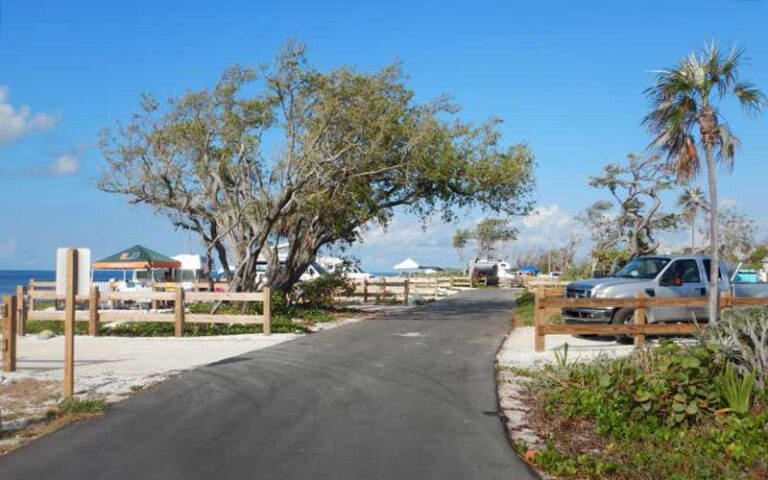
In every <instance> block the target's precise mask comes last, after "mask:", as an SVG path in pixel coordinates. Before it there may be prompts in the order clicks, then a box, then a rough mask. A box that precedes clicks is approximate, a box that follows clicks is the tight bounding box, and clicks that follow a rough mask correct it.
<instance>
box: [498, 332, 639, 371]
mask: <svg viewBox="0 0 768 480" xmlns="http://www.w3.org/2000/svg"><path fill="white" fill-rule="evenodd" d="M545 338H546V340H545V346H546V348H545V350H544V351H543V352H540V353H539V352H536V351H535V350H534V348H533V347H534V327H520V328H515V329H514V330H513V331H512V332H510V334H509V335H507V338H506V339H505V340H504V344H503V345H502V347H501V349H499V353H498V355H497V357H496V360H497V361H498V363H499V365H500V366H506V367H520V368H533V367H539V366H542V365H544V364H546V363H553V362H554V361H555V352H557V351H559V352H563V350H564V348H565V344H566V343H567V344H568V359H569V360H577V359H578V360H584V361H586V360H592V359H595V358H597V357H598V356H601V355H602V356H611V357H620V356H624V355H629V354H630V353H631V352H632V350H633V349H634V346H633V345H623V344H620V343H617V342H615V341H614V340H611V339H608V340H606V339H591V338H581V337H574V336H571V335H547V336H546V337H545ZM649 343H651V342H650V341H649Z"/></svg>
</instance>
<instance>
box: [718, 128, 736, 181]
mask: <svg viewBox="0 0 768 480" xmlns="http://www.w3.org/2000/svg"><path fill="white" fill-rule="evenodd" d="M717 133H718V143H719V145H718V147H719V148H718V149H717V161H718V162H720V164H721V165H724V166H725V167H726V168H728V170H729V171H731V170H733V161H734V158H736V149H737V148H739V147H740V146H741V140H739V139H738V137H736V136H735V135H733V134H732V133H731V129H730V128H728V125H726V124H725V123H721V124H720V125H718V132H717Z"/></svg>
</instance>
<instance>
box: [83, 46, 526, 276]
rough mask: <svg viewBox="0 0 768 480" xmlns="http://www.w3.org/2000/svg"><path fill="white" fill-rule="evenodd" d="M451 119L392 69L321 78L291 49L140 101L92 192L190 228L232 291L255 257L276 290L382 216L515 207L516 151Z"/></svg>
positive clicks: (520, 155)
mask: <svg viewBox="0 0 768 480" xmlns="http://www.w3.org/2000/svg"><path fill="white" fill-rule="evenodd" d="M457 112H458V108H457V107H456V106H455V105H454V104H452V103H451V102H449V101H448V100H446V99H445V98H440V99H437V100H435V101H432V102H428V103H417V102H416V101H415V100H414V92H413V91H412V90H410V89H409V88H408V87H407V86H406V83H405V77H404V75H403V73H402V71H401V69H400V67H399V65H390V66H387V67H385V68H383V69H381V70H380V71H377V72H374V73H362V72H359V71H357V70H355V69H352V68H346V67H343V68H335V69H332V70H330V71H327V72H324V71H320V70H317V69H315V68H313V67H312V66H311V65H310V64H309V62H308V61H307V58H306V55H305V49H304V47H303V46H302V45H300V44H297V43H293V42H292V43H289V44H287V45H286V46H285V47H283V49H282V50H281V51H280V53H279V54H278V56H277V58H276V60H275V61H274V63H273V64H272V65H270V66H267V67H261V68H257V69H252V68H246V67H242V66H234V67H232V68H229V69H227V70H226V71H225V72H224V74H223V75H222V77H221V79H220V80H219V81H218V83H217V84H216V85H215V86H214V87H213V88H210V89H207V88H206V89H200V90H195V91H190V92H187V93H185V94H183V95H180V96H176V97H172V98H171V99H169V100H168V101H167V102H159V101H157V100H155V99H154V98H152V97H150V96H146V97H144V99H143V102H142V104H141V108H140V109H139V111H138V113H136V114H135V115H133V116H132V117H131V118H130V119H129V120H128V121H127V122H125V123H121V124H118V125H117V126H116V127H115V128H112V129H108V130H105V131H104V133H103V134H102V139H101V150H102V153H103V155H104V157H105V158H106V160H107V162H108V167H109V168H107V169H105V170H104V172H103V174H102V175H101V177H100V179H99V180H98V186H99V187H100V188H101V189H103V190H105V191H107V192H114V193H118V194H122V195H125V196H126V197H127V198H128V200H129V201H130V202H131V203H135V204H145V205H148V206H149V207H151V208H153V209H154V210H155V211H156V212H158V213H160V214H163V215H166V216H167V217H168V218H169V219H170V220H171V221H172V222H173V225H175V226H176V227H178V228H181V229H186V230H189V231H192V232H194V233H196V234H197V235H198V236H199V238H200V240H201V241H202V243H203V244H204V245H205V247H206V249H207V251H208V252H209V254H210V257H211V258H213V257H214V256H215V257H217V258H218V260H219V262H220V264H221V265H222V266H223V267H224V269H225V271H230V270H231V271H232V272H233V273H232V278H231V284H230V285H231V288H232V289H234V290H252V289H254V288H258V286H259V284H260V280H259V266H258V263H259V262H263V261H266V262H267V264H268V271H267V281H268V282H269V283H270V284H271V285H272V286H273V287H275V288H278V289H281V290H287V289H289V288H291V286H292V285H293V284H294V283H295V282H296V281H297V280H298V279H299V277H300V275H301V274H302V272H304V271H305V270H306V268H307V267H308V265H309V264H310V263H311V261H312V259H313V258H314V257H315V255H316V254H317V253H318V252H319V251H320V249H322V248H323V247H326V246H330V245H340V244H341V245H343V244H350V243H352V242H355V241H357V240H358V239H359V236H360V232H361V231H362V229H364V228H365V227H366V226H367V225H371V224H379V225H385V226H386V225H387V224H388V223H389V221H390V219H391V218H392V216H393V215H394V214H395V212H396V211H402V212H404V213H407V214H413V215H417V216H420V217H422V218H423V219H427V218H429V217H431V216H433V215H438V216H440V217H441V218H442V219H444V220H451V219H453V218H454V216H455V215H456V213H457V211H459V210H461V209H463V208H466V207H480V208H484V209H488V210H491V211H495V212H503V213H505V214H508V215H521V214H525V213H527V211H528V210H529V209H530V201H529V193H530V192H531V191H532V188H533V184H534V181H533V171H532V170H533V155H532V154H531V152H530V150H529V149H528V147H527V146H526V145H524V144H517V145H512V146H504V145H503V143H502V139H501V136H500V134H499V131H498V128H497V125H498V123H499V121H498V120H496V119H491V120H489V121H487V122H484V123H481V124H477V125H474V124H470V123H466V122H463V121H461V120H460V119H458V118H457V116H456V115H457ZM286 245H287V247H286ZM279 247H280V248H279ZM278 251H280V252H281V253H280V254H278Z"/></svg>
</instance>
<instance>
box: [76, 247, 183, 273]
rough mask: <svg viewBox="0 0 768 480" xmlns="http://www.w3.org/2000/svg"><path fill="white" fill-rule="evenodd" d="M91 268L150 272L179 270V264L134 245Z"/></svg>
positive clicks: (94, 263)
mask: <svg viewBox="0 0 768 480" xmlns="http://www.w3.org/2000/svg"><path fill="white" fill-rule="evenodd" d="M91 266H92V267H93V268H94V269H96V270H140V269H147V270H151V269H153V268H180V267H181V262H179V261H178V260H174V259H172V258H171V257H167V256H165V255H163V254H162V253H157V252H156V251H154V250H150V249H149V248H147V247H144V246H142V245H134V246H132V247H129V248H126V249H125V250H121V251H119V252H117V253H115V254H114V255H110V256H108V257H107V258H102V259H101V260H99V261H97V262H93V264H92V265H91Z"/></svg>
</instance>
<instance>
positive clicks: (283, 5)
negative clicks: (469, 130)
mask: <svg viewBox="0 0 768 480" xmlns="http://www.w3.org/2000/svg"><path fill="white" fill-rule="evenodd" d="M118 3H119V4H122V5H118ZM620 3H622V4H620ZM767 20H768V4H767V3H766V2H763V1H726V0H721V1H701V0H700V1H690V2H689V1H685V2H684V1H677V2H668V1H667V2H660V1H646V2H511V1H492V2H486V1H474V2H429V1H423V2H405V1H387V2H376V3H373V2H365V3H364V2H356V1H348V2H341V1H337V2H328V1H326V2H319V1H315V2H309V1H307V2H255V1H227V2H211V1H205V2H202V1H194V0H185V1H163V2H157V1H133V2H103V1H90V2H88V1H76V0H72V1H67V2H61V1H34V0H28V1H11V0H5V1H3V2H2V21H1V25H0V61H1V62H2V63H0V65H2V68H0V86H3V88H2V89H1V90H0V204H2V205H3V207H4V208H3V210H4V219H5V221H4V222H3V226H2V227H0V268H51V267H52V264H53V256H54V250H55V248H56V247H57V246H62V245H78V246H89V247H91V248H92V249H93V254H94V256H95V257H100V256H102V255H107V254H110V253H112V252H114V251H116V250H118V249H119V248H121V247H123V246H126V245H130V244H133V243H143V244H146V245H147V246H150V247H152V248H155V249H157V250H160V251H163V252H166V253H171V254H173V253H180V252H182V251H190V250H191V251H195V250H199V247H198V246H197V244H196V243H195V241H194V239H190V237H189V236H188V235H186V234H184V233H179V232H174V231H173V230H172V228H171V227H170V225H169V223H168V222H167V221H166V220H165V219H164V218H161V217H155V216H153V215H152V213H151V212H149V211H147V210H146V209H145V208H143V207H130V206H128V205H127V204H126V203H125V201H124V200H123V199H122V198H119V197H115V196H111V195H108V194H105V193H100V192H98V191H96V190H95V188H93V186H92V182H93V178H94V177H95V176H96V175H97V173H98V171H99V169H100V168H101V167H102V165H103V161H102V159H101V156H100V154H99V152H98V149H97V148H96V147H95V141H96V138H97V133H98V131H99V129H101V128H102V127H104V126H108V125H111V124H113V123H114V122H115V121H116V120H119V119H125V118H127V116H128V115H129V114H130V113H131V112H132V111H133V110H134V109H135V107H136V105H137V102H138V98H139V95H140V93H142V92H151V93H154V94H156V95H157V96H158V97H166V96H168V95H172V94H174V93H180V92H183V91H184V90H186V89H187V88H197V87H202V86H206V85H210V84H211V83H212V82H214V81H215V79H216V78H217V77H218V75H219V74H220V72H221V71H222V70H223V69H224V68H225V67H227V66H228V65H231V64H232V63H235V62H238V63H243V64H259V63H264V62H267V61H269V60H271V59H272V57H273V55H274V53H275V51H276V50H277V48H278V47H279V46H280V44H281V43H283V42H284V41H285V40H286V39H287V38H290V37H292V38H297V39H299V40H302V41H304V42H305V43H307V45H308V47H309V51H310V56H311V59H312V61H313V63H314V64H315V65H316V66H317V67H320V68H330V67H333V66H337V65H342V64H343V65H355V66H357V67H359V68H360V69H362V70H368V71H370V70H373V69H376V68H379V67H381V66H383V65H385V64H387V63H389V62H392V61H395V60H399V61H402V62H403V63H404V68H405V70H406V72H407V73H408V74H409V75H410V86H411V87H412V88H413V89H414V90H415V91H416V93H417V95H418V98H419V99H420V100H428V99H430V98H433V97H435V96H437V95H440V94H443V93H448V94H451V95H453V97H454V98H455V99H456V101H457V102H459V103H460V104H462V105H463V107H464V108H463V111H462V116H463V118H465V119H469V120H478V121H480V120H482V119H484V118H487V117H488V116H492V115H495V116H499V117H501V118H503V119H504V121H505V123H504V124H503V126H502V129H503V132H504V136H505V139H506V141H507V142H509V143H514V142H518V141H527V142H528V143H530V145H531V147H532V149H533V151H534V152H535V154H536V157H537V162H538V167H537V177H538V189H537V193H536V201H537V202H538V204H539V205H541V206H542V210H541V212H540V215H539V216H538V217H537V219H534V221H529V222H528V224H527V225H526V224H521V228H522V233H521V242H520V245H519V248H524V247H525V248H527V246H530V245H536V244H541V243H542V241H543V242H546V243H547V244H552V243H554V244H557V243H558V242H559V241H562V240H563V239H564V238H565V237H567V235H568V234H569V232H570V231H571V230H572V229H576V228H577V225H576V223H575V222H574V221H573V220H572V216H573V215H574V214H576V213H577V212H578V211H580V210H582V209H583V208H585V207H586V206H588V205H589V204H591V203H592V202H594V201H595V200H597V199H598V198H600V194H599V193H598V192H594V191H592V190H591V189H590V188H589V187H588V186H587V185H586V182H585V179H586V177H587V176H588V175H589V174H591V173H595V172H597V171H598V170H599V169H600V166H601V165H603V164H605V163H607V162H609V161H617V160H621V159H623V158H624V156H625V155H626V154H627V153H629V152H631V151H641V150H642V149H643V148H644V147H645V145H647V143H648V140H649V138H648V136H647V135H646V133H645V131H644V130H643V129H642V127H641V126H640V118H641V117H642V115H643V113H644V112H645V110H646V108H647V105H646V102H645V99H644V98H643V96H642V92H643V90H644V89H645V88H646V87H648V86H649V85H650V84H651V83H652V81H653V75H652V73H650V71H651V70H653V69H656V68H661V67H665V66H668V65H672V64H674V63H675V62H676V61H677V60H678V59H679V58H680V57H682V56H683V55H685V54H686V53H688V52H689V51H691V50H694V49H698V48H701V46H702V45H703V44H704V42H705V41H708V40H711V39H717V40H718V41H720V42H721V43H722V44H724V45H730V44H732V43H734V42H736V43H738V45H740V46H743V47H745V48H747V50H748V54H749V57H750V58H751V59H752V61H751V64H750V65H749V66H748V68H747V69H746V71H745V74H746V76H747V77H749V78H751V79H752V80H754V81H755V82H756V83H757V84H758V85H760V86H762V87H763V88H764V89H768V31H767V30H768V29H766V21H767ZM726 114H727V117H728V118H729V120H730V123H731V126H732V129H733V130H734V132H735V133H736V134H737V135H739V136H740V137H741V139H742V141H743V143H744V147H743V148H742V150H741V151H740V152H739V154H738V157H737V166H736V169H735V171H734V173H733V174H732V175H730V176H726V175H723V176H722V180H721V183H720V185H721V195H722V197H723V198H725V199H727V200H728V201H729V202H733V203H735V204H736V205H737V206H738V207H739V208H740V209H742V210H744V211H746V212H747V213H748V214H749V215H751V216H752V217H753V218H755V220H756V221H757V222H758V225H759V226H760V229H761V231H760V237H763V236H764V235H765V228H766V227H768V213H766V211H765V210H766V209H765V208H764V204H765V201H764V199H763V192H764V190H765V179H766V173H768V162H765V161H764V160H765V159H766V158H768V136H766V127H767V126H768V124H767V123H766V117H765V116H764V117H762V118H760V119H757V120H755V119H749V118H745V117H743V116H742V114H741V112H740V111H739V110H738V109H736V108H730V109H727V110H726ZM476 218H477V215H476V213H475V212H468V213H467V215H466V216H465V217H464V221H463V223H464V224H465V225H471V223H472V222H473V221H475V220H476ZM455 228H456V225H441V224H434V225H432V226H431V228H430V230H428V231H427V232H426V233H423V232H422V231H421V230H420V228H419V226H418V223H417V222H415V221H414V220H413V219H409V218H405V217H399V218H398V219H397V220H396V221H395V223H394V224H393V226H392V228H391V229H390V230H389V231H388V232H380V231H372V232H369V234H368V235H367V236H368V242H367V244H366V245H363V246H360V247H358V248H356V249H355V253H356V254H357V255H358V256H359V257H360V258H361V259H362V260H363V266H364V267H367V268H369V269H372V270H386V269H388V268H389V266H391V265H392V264H394V263H396V262H397V261H399V260H401V259H402V257H404V256H406V255H412V256H414V258H416V259H417V260H419V261H421V262H422V263H438V264H451V263H455V262H456V258H455V255H454V253H453V252H452V250H451V249H450V247H449V246H448V241H449V238H450V234H451V232H452V231H453V230H454V229H455ZM543 246H546V245H543Z"/></svg>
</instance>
